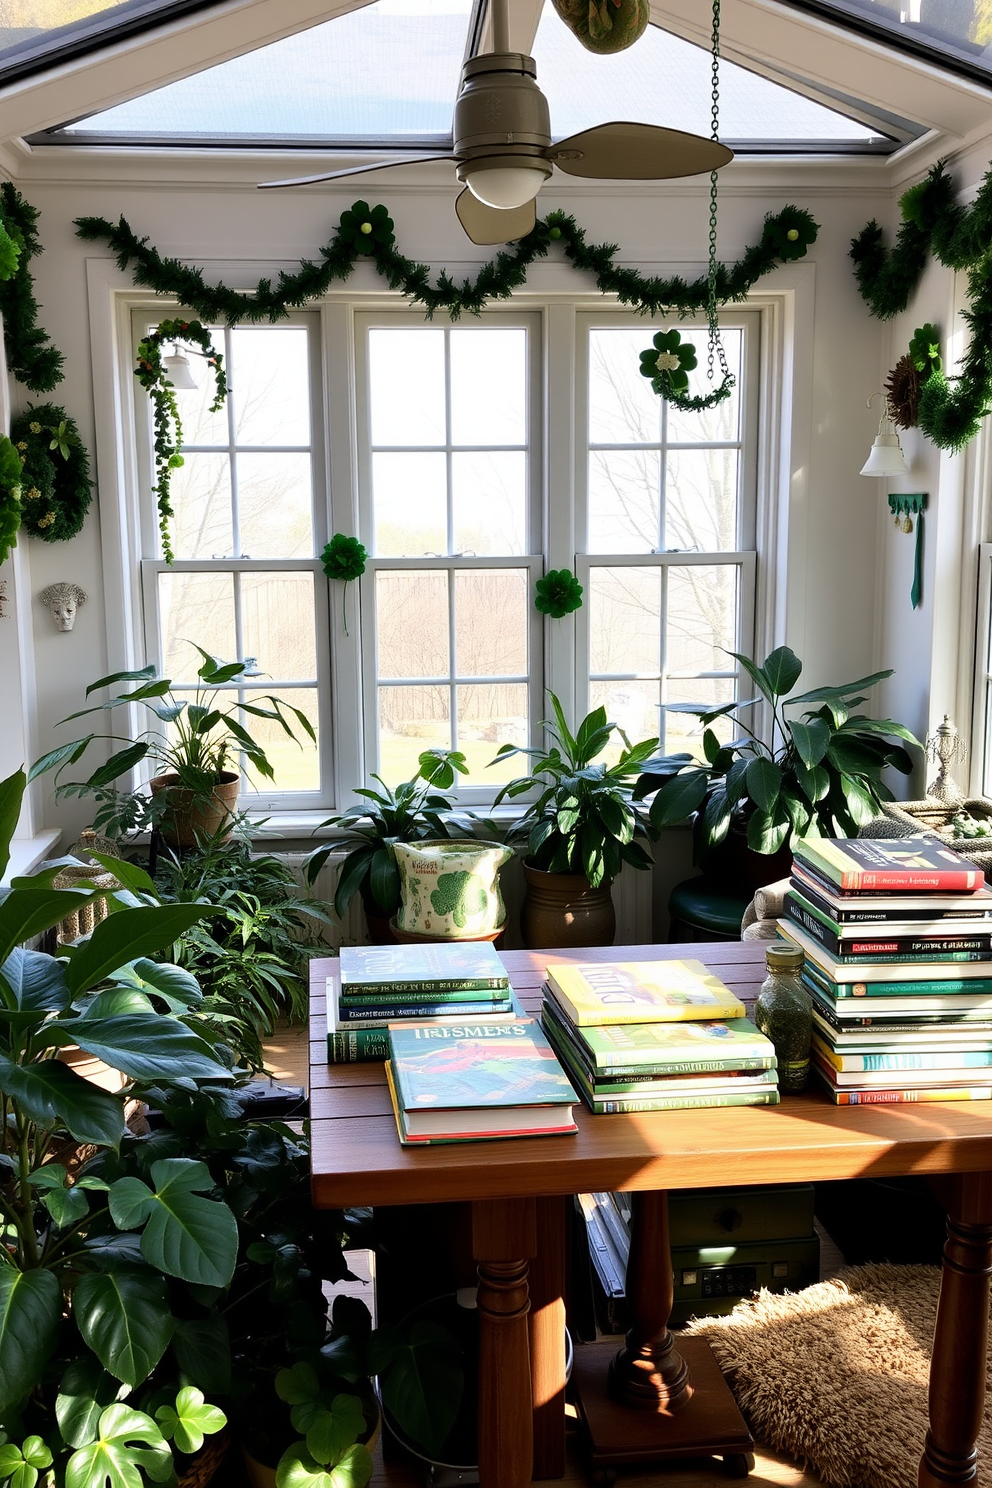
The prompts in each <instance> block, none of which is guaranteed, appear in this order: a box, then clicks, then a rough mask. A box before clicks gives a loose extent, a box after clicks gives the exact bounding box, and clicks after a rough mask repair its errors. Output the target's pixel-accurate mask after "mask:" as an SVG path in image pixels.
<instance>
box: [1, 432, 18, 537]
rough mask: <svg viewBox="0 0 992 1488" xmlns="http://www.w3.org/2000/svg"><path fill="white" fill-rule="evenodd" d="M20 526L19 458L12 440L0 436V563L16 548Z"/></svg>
mask: <svg viewBox="0 0 992 1488" xmlns="http://www.w3.org/2000/svg"><path fill="white" fill-rule="evenodd" d="M20 525H21V457H20V454H19V453H18V451H17V448H16V447H15V445H14V442H13V440H11V439H8V438H7V436H6V434H0V563H4V562H6V560H7V557H8V555H9V553H10V550H11V548H16V547H17V529H18V528H19V527H20Z"/></svg>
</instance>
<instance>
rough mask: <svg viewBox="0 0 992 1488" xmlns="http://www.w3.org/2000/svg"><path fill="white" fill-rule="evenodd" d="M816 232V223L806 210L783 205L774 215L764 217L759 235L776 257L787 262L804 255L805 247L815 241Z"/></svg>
mask: <svg viewBox="0 0 992 1488" xmlns="http://www.w3.org/2000/svg"><path fill="white" fill-rule="evenodd" d="M816 233H817V227H816V223H815V222H814V221H813V218H812V217H811V216H810V215H809V213H808V212H804V211H803V210H802V208H801V207H784V208H783V209H782V211H781V212H778V213H776V215H775V216H774V217H766V218H765V226H764V230H763V232H762V234H761V237H762V241H763V242H764V244H765V246H766V247H768V248H770V249H771V250H772V252H773V253H774V255H775V257H776V258H780V259H782V261H783V262H784V263H789V262H791V261H792V260H793V259H796V258H805V257H806V250H807V248H808V247H809V246H810V244H811V243H815V242H816Z"/></svg>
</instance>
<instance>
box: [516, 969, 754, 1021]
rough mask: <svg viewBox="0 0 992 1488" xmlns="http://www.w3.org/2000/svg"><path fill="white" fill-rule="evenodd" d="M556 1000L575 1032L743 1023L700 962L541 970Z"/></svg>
mask: <svg viewBox="0 0 992 1488" xmlns="http://www.w3.org/2000/svg"><path fill="white" fill-rule="evenodd" d="M545 975H546V976H547V979H548V985H549V986H550V988H551V990H552V992H553V993H554V995H555V998H556V999H557V1001H558V1002H559V1003H560V1004H561V1006H562V1007H563V1008H564V1010H565V1012H566V1013H567V1014H568V1016H569V1017H570V1018H571V1019H572V1022H573V1023H575V1024H577V1025H578V1027H580V1028H588V1027H596V1026H600V1027H602V1026H604V1025H608V1024H611V1023H680V1022H684V1021H687V1020H689V1019H696V1018H699V1019H704V1018H705V1019H714V1018H716V1019H721V1020H722V1019H724V1018H743V1017H744V1013H745V1009H744V1004H743V1003H742V1002H741V1001H740V999H739V998H738V997H737V996H736V995H735V994H734V993H733V992H731V990H730V988H729V987H725V986H724V984H723V982H721V980H720V978H719V977H718V976H714V975H713V973H712V972H711V971H707V969H706V967H705V966H704V965H703V963H702V962H701V961H585V962H581V963H579V964H577V965H568V964H565V963H561V964H559V965H550V966H547V967H545Z"/></svg>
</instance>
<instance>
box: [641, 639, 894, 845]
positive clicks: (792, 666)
mask: <svg viewBox="0 0 992 1488" xmlns="http://www.w3.org/2000/svg"><path fill="white" fill-rule="evenodd" d="M731 655H732V656H734V657H735V659H736V660H737V661H738V662H739V663H740V665H741V667H742V668H743V670H744V671H745V672H746V673H747V675H748V677H749V678H750V679H751V682H752V683H753V684H754V686H755V688H756V689H757V694H758V695H757V696H755V697H752V698H749V699H748V700H747V701H744V702H739V703H724V704H722V705H721V706H720V707H716V708H713V707H701V706H698V705H696V704H692V703H680V704H669V711H670V712H678V713H689V714H691V715H693V716H694V717H696V718H698V719H699V721H700V723H701V724H702V725H703V730H704V732H703V752H704V756H705V762H704V763H702V764H701V763H700V762H699V761H698V760H696V759H694V758H693V757H692V756H691V755H688V754H673V755H664V756H659V757H658V758H656V759H654V760H651V761H649V762H648V764H647V765H646V766H645V775H644V778H643V780H642V781H641V782H640V784H639V785H638V792H637V793H638V795H639V796H641V797H645V796H647V795H649V794H650V793H651V792H652V791H657V794H656V795H655V796H654V800H653V801H652V803H651V811H650V815H651V821H652V823H653V825H654V826H655V827H657V828H660V827H666V826H671V825H672V824H673V823H675V822H678V821H682V820H683V819H684V818H685V817H686V816H689V815H690V814H691V813H692V812H694V811H698V812H699V813H700V817H699V825H700V829H701V835H702V841H703V845H704V847H705V848H707V849H708V848H711V847H714V846H716V845H717V844H718V843H720V842H722V841H723V839H724V838H725V837H726V835H727V832H728V831H729V830H730V826H731V823H733V822H736V823H739V824H740V825H741V826H743V827H746V830H747V842H748V846H749V847H750V848H751V849H752V850H753V851H754V852H758V853H774V852H777V851H778V849H779V848H780V847H783V846H785V845H786V844H791V843H792V842H794V841H795V839H796V838H797V837H854V836H856V835H857V832H858V828H859V827H861V826H863V825H864V823H865V822H867V821H870V820H871V818H872V817H874V816H877V815H878V814H879V811H880V809H881V804H882V802H883V801H890V800H891V799H892V792H891V791H890V790H889V789H888V787H887V786H886V785H885V784H884V782H883V780H882V774H883V771H884V770H885V769H886V767H887V766H890V765H891V766H892V767H893V768H894V769H896V770H900V771H901V772H902V773H903V774H909V772H910V770H911V769H912V767H913V761H912V759H911V757H910V755H909V754H908V753H907V751H906V750H905V749H904V748H903V747H902V745H901V744H898V743H896V742H894V741H895V740H898V739H903V740H905V741H906V743H908V744H911V745H916V746H917V747H919V742H918V740H917V739H916V738H914V736H913V735H912V734H911V733H910V732H909V730H908V729H906V728H903V726H902V725H901V724H898V723H893V722H892V720H891V719H888V718H884V719H873V718H869V717H868V716H867V714H864V713H858V712H855V711H854V710H855V709H856V708H857V707H858V705H859V704H860V703H863V702H864V697H863V695H862V694H863V693H864V691H865V690H866V689H867V688H869V687H873V686H874V685H875V683H876V682H881V681H883V680H884V679H885V678H886V677H891V675H892V672H891V671H885V672H874V673H873V674H872V675H871V676H870V677H861V678H859V679H858V681H856V682H845V683H843V684H841V685H840V686H838V687H817V688H813V689H812V690H811V691H809V692H804V693H800V694H799V695H797V696H795V697H790V696H788V694H790V693H791V692H792V689H793V688H794V687H795V685H796V683H797V682H798V680H799V677H800V674H801V672H802V663H801V662H800V660H799V658H798V656H796V654H795V652H794V651H791V650H790V649H789V647H788V646H779V647H778V648H777V649H776V650H775V651H772V652H771V653H770V654H769V655H768V656H766V657H765V660H764V662H763V663H762V665H761V666H759V665H758V664H757V663H756V662H754V661H752V660H750V658H749V657H747V656H742V655H741V654H740V653H739V652H737V651H733V652H731ZM762 700H763V701H764V703H765V705H766V707H767V709H768V712H769V716H770V720H771V723H770V729H769V734H768V741H767V742H765V740H763V739H761V738H759V737H758V735H757V733H756V732H755V730H754V729H753V728H752V727H751V726H750V725H749V724H748V722H747V721H746V718H747V716H748V710H749V709H751V708H753V707H754V706H755V705H756V704H758V703H761V702H762ZM786 708H798V709H799V710H800V711H799V713H798V714H797V715H794V716H793V717H791V718H788V717H786V714H785V709H786ZM741 715H744V716H741ZM724 722H725V723H730V724H732V725H733V726H734V727H735V728H736V729H739V730H743V734H742V736H739V737H736V738H734V739H733V740H732V741H731V742H729V743H726V744H723V743H721V742H720V740H719V738H718V736H717V734H716V731H715V728H714V725H716V726H717V727H719V726H720V724H721V723H724ZM659 780H664V781H665V784H663V785H662V786H661V788H660V789H658V781H659Z"/></svg>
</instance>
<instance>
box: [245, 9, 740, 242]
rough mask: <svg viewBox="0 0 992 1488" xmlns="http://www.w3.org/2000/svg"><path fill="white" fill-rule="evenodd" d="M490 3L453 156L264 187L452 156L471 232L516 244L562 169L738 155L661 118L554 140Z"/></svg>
mask: <svg viewBox="0 0 992 1488" xmlns="http://www.w3.org/2000/svg"><path fill="white" fill-rule="evenodd" d="M490 5H491V13H492V21H493V50H492V51H491V52H484V53H482V54H480V55H479V56H477V57H470V58H469V60H468V61H467V62H466V63H465V65H464V67H463V68H462V79H461V88H460V90H459V94H458V100H457V102H456V104H455V117H454V127H453V130H452V134H453V138H454V151H453V153H452V154H436V153H435V154H430V155H413V156H410V155H408V156H406V157H405V158H402V159H398V160H383V161H380V162H379V163H378V164H376V165H356V166H351V167H349V168H348V169H346V170H336V171H326V172H325V173H324V174H322V175H319V176H301V177H299V178H298V179H295V180H288V181H263V182H262V183H261V185H262V187H263V189H268V188H270V187H278V186H310V185H313V184H314V183H316V182H318V181H333V180H337V179H338V178H340V177H344V176H361V175H365V174H366V173H367V172H369V171H375V170H389V169H393V168H395V167H397V166H401V165H419V164H422V163H423V162H424V161H428V160H451V161H453V162H454V164H455V174H456V175H457V177H458V179H459V181H463V182H464V183H465V188H466V189H465V190H464V191H462V192H461V193H460V195H459V196H458V197H456V199H455V212H456V213H457V215H458V220H459V222H460V223H461V225H462V227H463V228H464V229H465V232H466V233H467V234H468V236H469V238H471V240H472V242H473V243H479V244H489V243H510V242H513V241H515V240H516V239H517V238H522V237H525V236H526V235H527V233H529V232H530V231H531V230H532V229H533V227H534V224H535V222H536V221H537V209H536V207H535V205H534V199H535V197H536V196H537V193H538V192H539V191H540V189H541V187H542V186H543V185H544V183H545V181H546V180H547V179H548V177H549V176H550V175H551V173H552V171H553V169H554V167H555V166H557V167H558V169H559V170H562V171H564V172H565V173H566V175H570V176H591V177H595V178H599V179H617V180H627V181H655V180H664V179H668V178H670V177H674V176H695V175H699V174H701V173H702V172H703V171H713V170H718V169H719V167H720V166H722V165H726V164H727V162H728V161H729V160H732V159H733V151H732V150H728V148H727V146H726V145H721V144H720V143H718V141H716V140H711V139H705V138H704V137H703V136H702V135H699V134H687V133H686V132H685V131H684V130H681V129H663V128H662V127H661V126H660V125H656V124H631V123H619V122H614V123H610V124H597V125H595V126H594V127H593V128H592V129H584V130H582V131H581V132H580V133H579V134H573V135H570V136H569V137H568V138H567V139H563V140H558V141H557V143H553V142H552V139H551V121H550V114H549V111H548V101H547V99H546V98H545V96H544V94H543V93H542V92H541V90H540V88H539V87H538V86H537V66H536V63H535V62H534V59H533V57H527V56H524V55H523V53H522V52H511V51H510V50H509V17H508V13H507V7H508V0H490Z"/></svg>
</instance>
